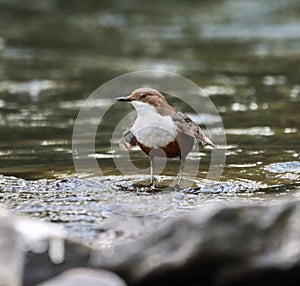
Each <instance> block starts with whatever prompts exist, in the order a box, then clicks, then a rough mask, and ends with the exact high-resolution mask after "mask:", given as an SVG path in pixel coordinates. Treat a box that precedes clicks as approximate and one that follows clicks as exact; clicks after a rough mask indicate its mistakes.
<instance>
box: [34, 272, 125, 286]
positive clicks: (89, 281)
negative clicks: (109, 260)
mask: <svg viewBox="0 0 300 286" xmlns="http://www.w3.org/2000/svg"><path fill="white" fill-rule="evenodd" d="M83 285H84V286H126V284H125V282H124V281H123V280H122V279H121V278H120V277H118V276H117V275H116V274H114V273H112V272H109V271H104V270H93V269H89V268H75V269H71V270H68V271H66V272H64V273H63V274H61V275H59V276H58V277H55V278H53V279H51V280H49V281H46V282H44V283H42V284H39V286H83Z"/></svg>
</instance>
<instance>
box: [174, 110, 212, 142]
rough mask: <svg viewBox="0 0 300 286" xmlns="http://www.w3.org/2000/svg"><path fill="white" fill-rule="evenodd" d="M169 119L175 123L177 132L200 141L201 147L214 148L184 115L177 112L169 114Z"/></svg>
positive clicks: (196, 126) (195, 125)
mask: <svg viewBox="0 0 300 286" xmlns="http://www.w3.org/2000/svg"><path fill="white" fill-rule="evenodd" d="M171 118H172V119H173V121H174V122H175V124H176V126H177V129H178V131H180V132H182V133H184V134H187V135H189V136H191V137H193V138H195V139H198V140H200V142H201V143H202V145H203V146H207V145H208V146H211V147H215V145H214V144H213V143H212V142H211V140H210V139H209V138H208V137H207V136H205V134H204V133H203V131H202V130H201V128H200V127H199V125H198V124H196V123H195V122H194V121H193V120H192V119H191V118H189V117H188V116H187V115H186V114H184V113H182V112H180V111H177V112H174V113H173V114H171Z"/></svg>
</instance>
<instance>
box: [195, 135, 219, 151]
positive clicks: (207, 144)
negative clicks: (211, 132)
mask: <svg viewBox="0 0 300 286" xmlns="http://www.w3.org/2000/svg"><path fill="white" fill-rule="evenodd" d="M199 140H200V142H201V143H202V145H203V146H204V147H209V148H212V149H213V148H215V147H216V146H215V144H214V143H212V142H211V140H210V139H209V138H208V137H207V136H205V135H204V134H202V136H201V138H199Z"/></svg>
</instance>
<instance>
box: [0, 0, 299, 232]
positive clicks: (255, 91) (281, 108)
mask: <svg viewBox="0 0 300 286" xmlns="http://www.w3.org/2000/svg"><path fill="white" fill-rule="evenodd" d="M145 3H148V2H146V1H127V3H118V2H117V1H72V5H71V3H68V2H67V1H26V3H25V2H24V1H17V0H13V1H5V0H0V134H1V136H0V173H1V174H3V175H4V176H2V177H1V178H0V179H1V203H2V204H4V205H5V206H8V207H9V208H12V209H14V210H15V211H17V212H18V213H29V214H31V215H33V216H36V217H39V218H43V219H45V220H50V221H54V222H60V223H64V224H65V225H67V226H68V227H70V228H72V229H73V230H75V231H76V232H77V233H78V234H80V235H81V236H82V237H91V236H92V233H93V231H92V230H94V229H95V223H96V222H98V221H99V220H100V221H101V220H103V219H105V218H106V217H108V216H110V214H111V212H112V211H116V212H119V213H120V212H121V213H122V212H123V213H124V212H125V213H128V209H127V210H126V205H125V203H127V204H128V205H130V212H135V213H136V214H139V212H140V211H141V210H140V209H138V206H139V205H140V206H142V207H143V206H152V205H151V204H152V202H155V200H159V202H161V203H160V204H159V208H158V209H156V211H155V208H154V210H153V208H152V207H150V210H149V213H151V212H156V213H157V212H158V213H160V215H161V216H164V217H168V216H172V215H176V214H178V213H183V212H186V211H188V210H190V209H194V208H197V207H201V205H203V204H205V203H210V202H218V201H220V202H230V203H235V202H238V201H242V202H244V203H248V202H251V203H252V202H253V203H258V202H261V201H277V200H280V199H286V198H287V199H294V198H297V197H299V194H300V192H299V184H300V180H299V176H300V159H299V156H300V144H299V142H300V140H299V139H300V136H299V128H300V117H299V110H300V2H299V1H292V0H288V1H279V0H278V1H277V0H276V1H272V3H267V1H238V0H236V1H234V0H231V1H230V0H227V1H185V2H184V1H153V2H152V3H151V5H148V4H145ZM143 69H158V70H165V71H169V72H175V73H178V74H180V75H182V76H185V77H187V78H189V79H190V80H193V81H194V82H195V83H197V84H198V85H199V86H201V87H202V88H203V89H204V90H205V91H206V92H207V93H208V94H209V96H210V98H211V99H212V101H213V102H214V104H215V105H216V107H217V109H218V111H219V114H220V116H221V117H222V120H223V124H224V127H225V131H226V136H227V144H228V146H227V149H226V166H225V168H224V172H223V175H222V177H221V183H216V182H205V181H203V178H205V173H206V171H207V166H208V164H209V160H210V155H209V154H210V153H209V152H207V151H204V152H202V153H203V154H202V159H201V169H200V170H199V178H198V180H196V182H195V187H194V189H184V190H181V191H178V192H161V193H160V192H158V193H151V192H149V190H147V189H146V190H141V189H136V188H134V187H132V186H131V187H130V184H131V183H132V181H135V180H144V179H145V178H144V177H137V178H136V177H134V178H126V177H125V178H123V177H114V176H115V175H120V173H119V172H118V170H117V168H116V167H115V165H114V162H113V153H111V143H110V134H111V133H110V131H111V130H112V129H113V128H114V126H115V125H116V123H117V122H116V119H115V116H114V113H109V114H107V116H106V122H105V123H104V124H105V128H106V129H107V133H105V134H104V136H102V137H101V138H98V139H97V142H96V152H97V154H100V155H99V157H100V158H101V159H99V161H101V166H104V168H103V169H104V174H105V175H106V176H108V177H104V178H95V179H93V180H92V181H84V180H80V179H77V178H76V173H75V170H74V165H73V160H72V146H71V143H72V142H71V141H72V132H73V125H74V122H75V119H76V116H77V113H78V111H79V109H80V107H81V105H82V104H83V103H84V101H85V99H86V98H87V97H88V96H89V95H90V94H91V93H92V92H93V91H94V90H95V89H96V88H97V87H98V86H100V85H101V84H103V83H105V82H106V81H107V80H109V79H111V78H113V77H115V76H118V75H121V74H123V73H126V72H131V71H136V70H143ZM170 103H171V104H172V103H174V104H175V102H172V99H171V100H170ZM179 107H180V108H181V109H182V110H183V111H186V112H188V110H185V109H184V108H185V107H184V105H181V104H180V103H179ZM130 110H131V109H130V108H128V109H127V110H126V112H127V111H130ZM115 112H117V113H121V112H124V110H123V109H122V107H120V106H119V107H118V106H116V107H115ZM131 157H132V158H133V160H134V162H135V163H136V164H137V165H138V164H140V165H142V166H144V165H145V166H147V164H148V162H147V160H145V156H144V155H143V154H142V153H141V152H140V151H133V152H132V156H131ZM191 159H192V158H191ZM202 166H203V168H202ZM177 171H178V162H177V161H174V160H173V161H170V162H169V163H168V167H167V169H166V170H165V172H164V174H163V175H165V176H172V175H174V173H177ZM9 176H15V177H17V178H12V177H9ZM109 176H111V177H109ZM169 179H170V178H168V177H162V182H167V181H168V180H169ZM118 202H119V203H120V202H122V203H123V204H122V205H121V207H122V208H123V209H118V208H119V207H120V205H118ZM128 205H127V207H128ZM156 207H157V206H156ZM151 208H152V209H151Z"/></svg>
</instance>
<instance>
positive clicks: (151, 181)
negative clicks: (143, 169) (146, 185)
mask: <svg viewBox="0 0 300 286" xmlns="http://www.w3.org/2000/svg"><path fill="white" fill-rule="evenodd" d="M149 159H150V186H151V187H153V186H154V172H153V169H154V156H149Z"/></svg>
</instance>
